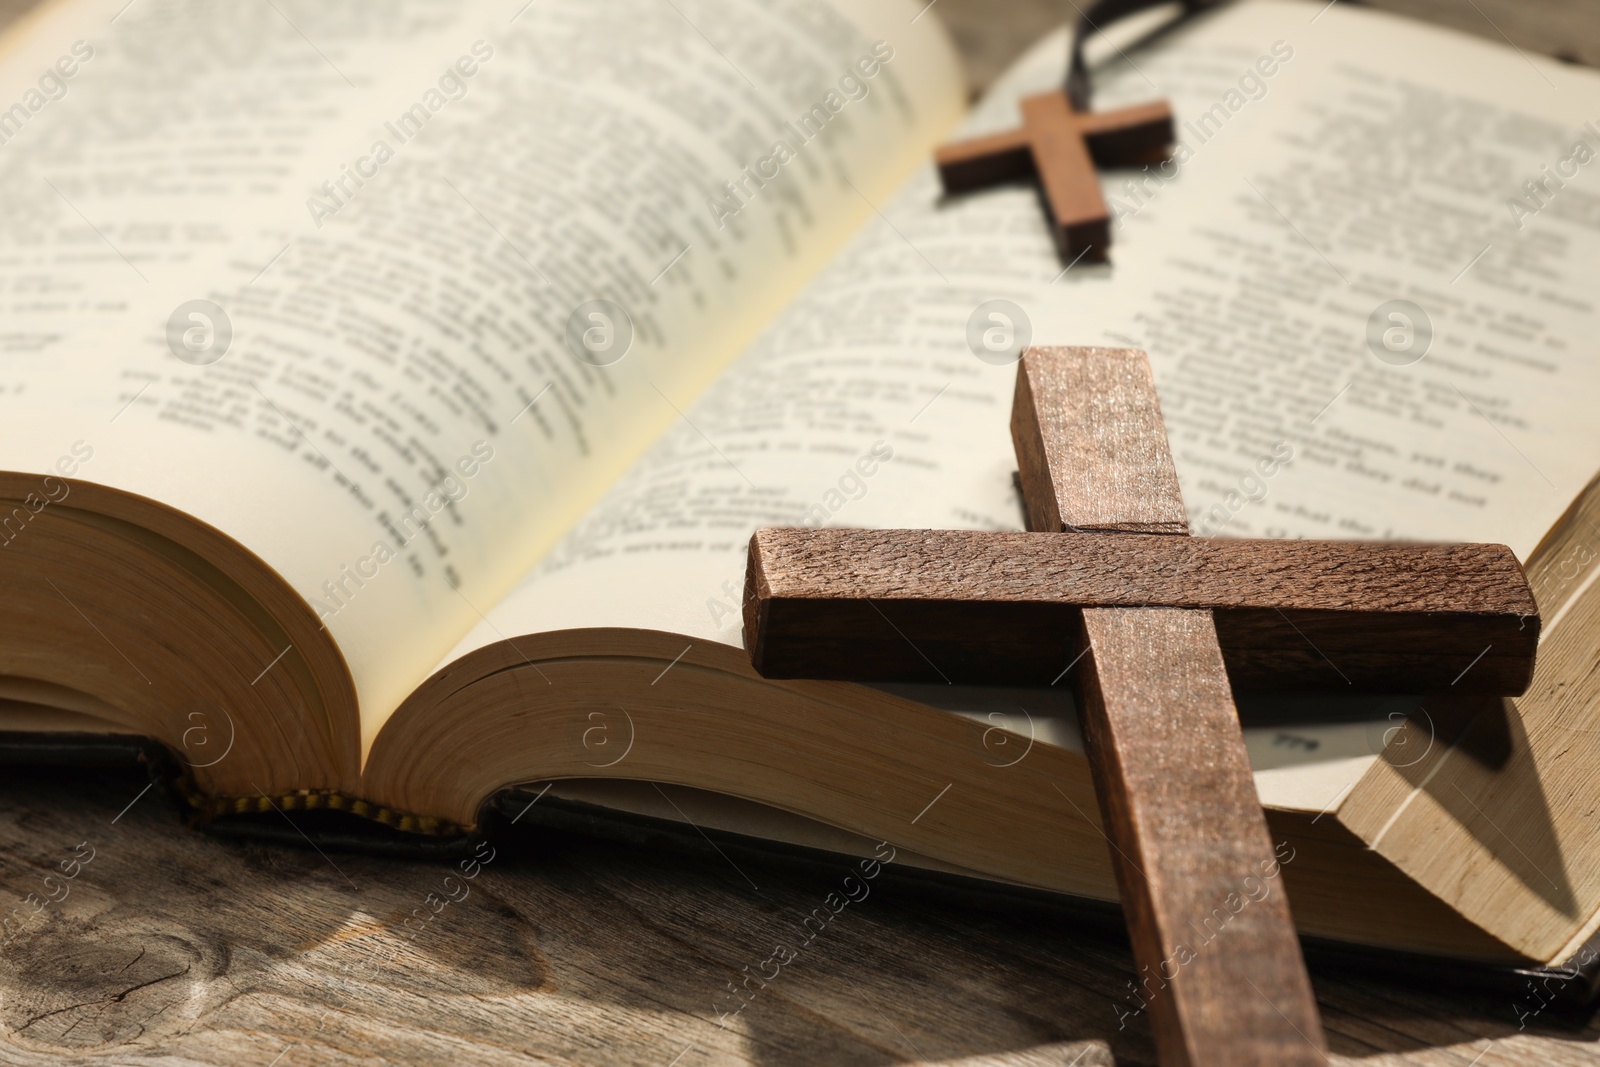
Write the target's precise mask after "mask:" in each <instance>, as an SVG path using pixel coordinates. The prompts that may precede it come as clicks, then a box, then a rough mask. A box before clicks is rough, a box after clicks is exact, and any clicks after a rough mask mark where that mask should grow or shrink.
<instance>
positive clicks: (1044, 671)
mask: <svg viewBox="0 0 1600 1067" xmlns="http://www.w3.org/2000/svg"><path fill="white" fill-rule="evenodd" d="M1011 429H1012V437H1013V441H1014V443H1015V446H1016V453H1017V462H1018V465H1019V466H1020V468H1021V476H1022V485H1023V490H1024V504H1025V507H1026V511H1027V518H1028V526H1029V529H1030V531H1036V532H1029V533H1017V534H1008V533H986V532H977V531H930V530H898V531H897V530H843V529H826V530H814V529H811V530H762V531H759V532H758V533H757V534H756V535H755V536H754V537H753V538H752V539H751V542H750V564H749V571H748V575H747V583H746V590H745V640H746V643H747V645H748V647H749V650H750V656H751V660H752V662H753V664H754V665H755V667H756V669H757V670H758V671H760V672H761V673H762V674H764V675H767V676H769V677H780V678H796V677H809V678H836V679H837V678H845V679H852V680H859V681H928V680H934V681H937V680H940V679H941V678H942V679H944V680H949V681H956V682H1004V683H1006V684H1009V685H1017V684H1028V683H1030V682H1031V683H1034V684H1039V685H1047V684H1050V682H1051V678H1052V676H1057V677H1058V676H1059V674H1060V673H1061V672H1062V668H1063V667H1064V666H1065V665H1067V664H1068V663H1070V662H1072V661H1073V660H1074V659H1075V658H1076V657H1077V656H1079V655H1080V654H1082V657H1083V658H1082V663H1081V664H1080V665H1079V667H1078V668H1077V670H1076V673H1075V682H1076V686H1077V691H1078V708H1079V714H1080V717H1081V720H1082V726H1083V735H1084V743H1085V748H1086V750H1087V755H1088V758H1089V762H1090V766H1091V768H1092V770H1093V775H1094V782H1095V790H1096V793H1097V795H1098V797H1099V801H1100V810H1101V813H1102V818H1103V820H1104V822H1105V827H1106V831H1107V834H1108V839H1109V841H1110V842H1111V844H1112V846H1113V847H1112V864H1113V867H1114V869H1115V872H1116V878H1117V885H1118V888H1119V891H1120V893H1121V897H1122V901H1123V907H1124V911H1125V913H1126V916H1127V922H1128V929H1129V932H1130V934H1131V937H1132V941H1133V947H1134V955H1135V959H1136V961H1137V963H1138V964H1139V965H1140V966H1141V968H1142V969H1143V973H1146V974H1152V975H1154V974H1160V975H1162V977H1163V978H1167V976H1168V974H1169V973H1170V972H1171V971H1172V970H1173V969H1174V968H1175V970H1176V973H1175V974H1173V975H1172V977H1171V978H1170V986H1169V987H1168V988H1166V989H1163V990H1160V991H1159V992H1157V993H1156V995H1155V996H1154V998H1153V999H1152V1000H1151V1002H1150V1008H1151V1019H1152V1024H1153V1026H1154V1030H1155V1037H1156V1044H1157V1048H1158V1050H1159V1051H1160V1054H1161V1058H1162V1062H1163V1063H1167V1064H1193V1065H1200V1064H1217V1065H1224V1064H1225V1065H1228V1067H1238V1065H1243V1064H1323V1063H1325V1062H1326V1057H1325V1055H1324V1053H1323V1051H1322V1050H1323V1047H1324V1040H1323V1035H1322V1026H1321V1022H1320V1019H1319V1017H1318V1013H1317V1008H1316V1001H1315V999H1314V998H1313V996H1312V992H1311V987H1310V982H1309V980H1308V978H1307V976H1306V972H1305V965H1304V963H1303V961H1302V958H1301V955H1300V949H1299V943H1298V941H1297V940H1296V937H1295V931H1294V927H1293V924H1292V921H1291V919H1290V914H1289V908H1288V903H1287V901H1286V899H1285V898H1284V895H1283V894H1282V893H1281V892H1279V893H1275V894H1270V895H1269V896H1267V897H1266V898H1264V899H1262V900H1260V901H1259V902H1252V904H1251V905H1250V906H1249V907H1247V908H1245V909H1243V911H1241V912H1240V913H1239V914H1238V915H1236V916H1235V917H1234V918H1233V919H1232V920H1231V921H1230V923H1229V925H1228V927H1227V933H1226V936H1223V937H1218V938H1216V939H1215V940H1213V941H1211V942H1210V943H1209V944H1206V945H1204V946H1203V947H1200V948H1198V949H1194V950H1192V953H1191V955H1192V958H1190V959H1185V958H1184V957H1183V955H1182V954H1181V953H1179V952H1177V951H1176V946H1177V945H1178V944H1179V943H1186V942H1191V941H1193V939H1194V938H1193V934H1192V933H1191V932H1190V931H1191V929H1193V928H1198V924H1200V923H1201V922H1202V921H1203V920H1204V918H1205V917H1207V916H1210V915H1211V914H1213V912H1214V911H1215V909H1216V908H1217V907H1218V906H1219V902H1221V901H1225V900H1227V899H1228V898H1229V896H1230V894H1239V893H1240V885H1241V883H1242V882H1243V880H1244V879H1245V878H1246V877H1248V876H1249V875H1250V874H1252V873H1257V874H1258V875H1259V873H1260V872H1261V871H1263V870H1268V869H1271V870H1276V867H1275V866H1271V865H1272V864H1273V862H1274V861H1273V849H1272V842H1271V840H1270V838H1269V836H1268V830H1267V825H1266V821H1265V819H1264V817H1263V814H1262V810H1261V806H1260V802H1259V800H1258V799H1257V796H1256V791H1255V783H1254V780H1253V778H1252V775H1251V771H1250V764H1249V761H1248V759H1247V757H1246V753H1245V748H1244V740H1243V735H1242V733H1241V731H1240V727H1239V722H1238V716H1237V713H1236V711H1235V708H1234V704H1233V696H1232V688H1231V686H1230V677H1231V678H1232V680H1233V683H1234V684H1236V685H1246V686H1259V685H1260V684H1261V683H1266V687H1290V688H1293V687H1300V686H1305V685H1313V686H1315V685H1323V684H1327V683H1330V682H1331V683H1332V684H1333V685H1334V686H1336V687H1338V688H1340V689H1346V688H1361V689H1376V690H1391V691H1424V692H1426V691H1437V690H1444V689H1448V688H1450V687H1451V686H1452V685H1453V684H1455V683H1458V682H1462V681H1463V680H1467V682H1466V684H1465V685H1462V686H1460V688H1469V687H1470V688H1472V689H1473V690H1474V691H1476V692H1493V693H1503V694H1516V693H1520V692H1522V690H1523V689H1525V688H1526V686H1527V684H1528V682H1529V680H1530V678H1531V676H1532V670H1533V658H1534V650H1535V646H1536V644H1537V642H1538V633H1539V619H1538V615H1537V608H1536V606H1535V604H1534V601H1533V595H1532V593H1531V591H1530V590H1529V587H1528V583H1527V579H1526V577H1525V576H1524V574H1523V572H1522V568H1521V566H1520V565H1519V564H1518V562H1517V560H1516V557H1515V556H1514V555H1512V553H1511V551H1510V550H1509V549H1507V548H1505V547H1504V546H1500V545H1471V544H1468V545H1429V544H1390V543H1380V542H1328V541H1249V540H1208V539H1200V538H1189V537H1187V536H1184V535H1185V534H1187V533H1188V525H1187V522H1186V519H1185V512H1184V507H1183V500H1182V497H1181V495H1180V493H1179V490H1178V480H1177V475H1176V472H1175V470H1174V468H1173V464H1172V458H1171V455H1170V453H1169V451H1168V448H1167V441H1166V433H1165V430H1164V427H1163V423H1162V418H1161V409H1160V405H1159V403H1158V402H1157V399H1156V393H1155V386H1154V382H1153V380H1152V378H1151V375H1150V370H1149V365H1148V363H1147V362H1146V360H1145V358H1144V354H1143V353H1142V352H1139V351H1138V350H1136V349H1106V348H1053V349H1031V350H1029V351H1028V352H1027V353H1026V354H1025V356H1024V358H1023V361H1022V364H1021V366H1020V368H1019V373H1018V377H1017V392H1016V400H1015V405H1014V407H1013V411H1012V420H1011ZM1085 653H1086V654H1085ZM1191 923H1192V924H1196V926H1195V927H1191V926H1190V924H1191ZM1175 959H1176V960H1177V961H1178V962H1177V963H1176V964H1174V963H1173V961H1174V960H1175ZM1163 964H1165V966H1163Z"/></svg>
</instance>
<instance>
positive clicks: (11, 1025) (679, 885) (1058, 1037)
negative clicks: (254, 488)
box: [0, 0, 1600, 1067]
mask: <svg viewBox="0 0 1600 1067" xmlns="http://www.w3.org/2000/svg"><path fill="white" fill-rule="evenodd" d="M28 4H29V0H0V25H3V24H4V22H5V21H7V19H8V16H10V15H12V14H14V13H15V12H16V11H19V10H22V9H25V8H26V7H27V6H28ZM1381 6H1385V7H1391V8H1397V9H1401V10H1406V11H1409V12H1411V13H1414V14H1418V15H1421V16H1423V17H1428V18H1434V19H1437V20H1438V21H1441V22H1447V23H1450V24H1453V25H1456V26H1458V27H1460V28H1462V29H1466V30H1468V31H1469V32H1475V33H1479V34H1481V35H1483V36H1485V37H1489V38H1491V39H1496V40H1501V39H1505V37H1508V38H1509V39H1511V40H1513V41H1515V42H1516V43H1517V44H1518V45H1519V46H1521V47H1523V48H1526V49H1528V50H1531V51H1543V52H1551V53H1557V54H1565V55H1568V56H1571V57H1574V58H1580V59H1583V60H1584V61H1587V62H1590V63H1594V62H1596V61H1597V60H1600V4H1593V3H1588V2H1581V3H1580V2H1572V3H1560V2H1557V0H1384V3H1383V4H1382V5H1381ZM997 9H998V10H997ZM938 10H939V12H940V14H941V15H942V16H943V17H945V19H946V20H947V21H948V22H949V24H950V25H951V26H952V27H953V28H954V30H955V32H956V35H957V38H958V41H959V42H960V44H961V47H962V50H963V53H964V55H965V56H966V57H967V60H968V63H969V66H970V68H971V70H972V72H973V77H974V80H975V81H976V82H978V83H979V84H982V83H984V82H986V81H988V80H989V79H990V78H991V77H992V76H993V75H994V73H995V72H996V71H998V70H999V69H1000V68H1001V67H1002V66H1003V65H1004V64H1005V62H1007V61H1008V59H1009V58H1010V57H1011V56H1013V55H1014V54H1015V53H1016V52H1017V51H1018V50H1019V48H1020V47H1021V46H1022V45H1024V44H1026V42H1027V41H1029V40H1031V39H1033V38H1034V37H1035V36H1036V35H1037V34H1038V33H1040V32H1042V31H1043V30H1044V29H1046V28H1048V27H1049V26H1052V25H1054V24H1056V23H1057V22H1059V21H1061V20H1063V19H1064V18H1065V14H1066V12H1067V11H1068V10H1069V9H1068V6H1067V5H1065V4H1058V3H1056V2H1055V0H1009V2H1007V3H1005V4H998V3H995V2H992V0H942V2H941V3H940V4H939V8H938ZM1502 34H1504V35H1505V37H1502ZM145 785H146V782H145V781H144V779H142V778H141V777H139V776H138V775H137V774H131V773H110V772H92V773H88V772H86V773H72V774H67V775H63V774H59V773H48V772H43V771H34V772H18V771H14V770H12V769H0V913H4V912H8V911H9V910H10V908H12V907H13V906H20V905H21V903H22V901H23V900H24V898H25V897H26V896H27V895H28V894H30V893H33V894H39V893H40V892H41V889H42V886H43V879H44V877H45V876H46V875H47V874H49V873H50V872H51V871H52V870H53V869H54V868H55V866H56V864H57V863H58V862H59V861H60V860H61V859H63V858H65V857H67V856H68V855H69V854H70V852H71V850H72V849H73V848H74V847H75V846H77V845H79V843H80V842H87V844H88V846H89V847H90V848H92V849H93V850H94V859H93V861H92V862H91V863H90V864H89V865H88V866H87V867H85V868H84V869H83V871H82V873H81V874H80V875H79V876H78V877H77V878H76V879H75V880H73V881H72V882H71V883H70V885H69V892H68V895H67V896H66V898H65V899H63V900H61V901H60V902H59V903H55V904H51V905H50V906H48V907H47V908H46V909H45V910H44V912H42V913H41V914H40V915H39V916H38V917H37V918H36V919H35V921H34V924H33V925H32V926H31V927H30V928H29V929H28V930H27V931H26V932H25V933H23V934H22V935H21V936H19V937H17V938H16V939H15V940H14V941H13V942H12V943H11V944H9V945H8V946H6V947H5V948H4V949H3V950H0V1064H6V1065H10V1064H18V1065H57V1064H63V1063H108V1064H109V1063H115V1064H149V1065H154V1064H163V1065H177V1064H197V1063H222V1064H229V1065H234V1064H237V1065H260V1067H300V1065H306V1064H312V1063H318V1064H322V1063H332V1064H377V1063H394V1064H411V1063H437V1062H448V1063H485V1064H494V1065H499V1064H544V1063H556V1064H616V1065H641V1067H646V1065H648V1067H701V1065H704V1064H713V1063H716V1064H725V1063H726V1064H789V1063H818V1064H834V1065H849V1064H861V1065H879V1064H898V1063H918V1062H937V1063H959V1064H962V1065H964V1067H967V1065H978V1064H997V1065H998V1064H1005V1065H1014V1067H1022V1065H1032V1064H1039V1065H1044V1064H1054V1065H1060V1067H1096V1065H1102V1064H1110V1063H1116V1064H1146V1063H1151V1062H1153V1049H1152V1046H1151V1043H1150V1035H1149V1031H1148V1027H1147V1025H1146V1024H1145V1023H1144V1022H1143V1020H1142V1019H1139V1018H1133V1019H1130V1020H1128V1021H1127V1022H1126V1024H1125V1025H1124V1026H1122V1027H1121V1028H1119V1014H1120V1013H1119V1010H1118V1007H1117V1005H1119V1004H1122V1003H1125V1002H1126V1001H1125V996H1126V994H1127V992H1128V986H1127V983H1128V982H1129V981H1131V979H1132V978H1133V971H1132V960H1131V957H1130V956H1129V954H1128V951H1127V948H1126V944H1125V942H1123V941H1122V939H1121V938H1120V937H1119V936H1118V935H1116V934H1115V933H1114V932H1107V931H1106V930H1095V929H1085V928H1084V927H1083V926H1081V925H1077V924H1068V923H1065V922H1051V921H1049V920H1048V919H1041V917H1040V916H1039V915H1038V914H1037V913H1029V914H1020V913H1014V912H1009V911H1008V910H1006V909H1000V908H997V907H993V906H990V907H977V906H974V905H972V904H970V903H961V902H957V901H954V900H951V899H946V898H936V897H932V896H930V895H928V894H926V893H921V892H916V891H913V890H912V889H910V888H909V887H907V886H904V885H898V884H892V883H889V882H883V883H880V884H879V886H878V887H877V888H876V889H875V890H874V891H873V893H872V895H871V896H869V897H868V898H867V899H866V900H863V901H862V902H860V903H859V904H852V905H850V906H849V907H848V908H847V909H846V910H845V911H844V912H842V913H841V914H840V915H839V917H838V918H837V919H835V920H834V921H833V922H832V923H830V924H829V926H828V927H827V929H826V931H825V933H824V934H822V935H819V936H818V937H817V938H816V939H815V941H813V942H812V943H811V945H809V946H808V947H807V948H806V949H805V950H804V952H803V953H802V954H801V955H800V956H799V957H798V958H796V959H795V960H794V961H792V962H791V963H790V964H789V965H787V966H785V967H784V968H783V970H782V972H781V974H780V976H779V978H777V979H775V980H774V981H772V982H771V983H770V984H768V985H767V986H766V988H764V989H762V990H761V991H760V993H759V994H758V995H757V996H756V998H755V999H754V1000H753V1001H752V1002H751V1003H750V1005H749V1006H748V1007H747V1008H746V1009H745V1010H744V1012H742V1013H741V1014H740V1015H738V1016H737V1017H735V1018H730V1019H728V1020H726V1023H727V1024H726V1026H719V1024H718V1017H717V1014H716V1011H717V1008H718V1007H719V1006H721V1007H723V1008H725V1007H726V1006H727V1005H728V1003H729V999H728V998H727V997H723V998H721V999H720V1000H719V999H718V995H719V994H720V993H723V992H724V991H725V988H726V987H727V985H728V983H731V982H736V981H738V980H740V979H741V978H742V977H743V976H744V974H745V973H746V972H745V970H744V968H746V967H748V968H750V969H751V971H755V970H757V969H758V968H759V966H760V964H761V961H763V960H764V959H766V958H767V956H768V954H769V952H770V951H771V948H772V944H773V942H774V941H775V940H777V939H778V938H780V937H782V936H783V934H784V932H786V931H788V930H790V929H791V928H793V927H795V926H797V925H798V923H799V921H800V920H801V918H803V917H804V916H805V915H806V914H807V913H809V912H810V911H811V909H812V908H815V907H817V906H818V905H819V904H820V903H821V901H822V900H823V898H824V897H825V896H826V895H827V894H828V893H829V892H831V891H833V889H834V888H835V885H836V883H837V882H838V880H839V878H841V877H842V876H843V873H844V872H843V871H842V870H841V871H838V872H831V871H828V870H826V869H824V868H818V867H814V866H809V865H800V864H795V863H790V862H785V861H780V860H776V859H771V858H765V859H763V858H757V857H751V856H748V855H744V854H738V858H737V859H735V858H734V857H733V856H730V855H724V854H722V853H719V852H717V851H714V850H713V849H711V848H709V847H708V848H706V849H704V850H703V851H692V850H688V851H685V850H680V851H671V852H668V851H655V850H651V849H645V848H640V847H638V846H629V845H623V844H617V843H612V842H606V841H600V840H594V839H588V838H578V837H570V836H565V835H559V834H554V833H550V832H546V831H526V832H520V831H519V833H518V834H517V836H516V837H514V838H513V839H512V840H511V841H509V842H507V843H506V844H505V845H504V846H503V847H502V848H501V850H500V852H499V854H498V855H497V856H496V858H495V860H494V862H493V863H491V864H490V865H489V866H487V867H486V868H485V869H484V870H483V872H482V874H481V875H480V876H479V877H478V878H477V879H476V880H475V881H474V882H473V883H472V885H471V895H470V896H469V897H468V898H467V899H465V900H464V901H462V902H460V903H458V904H451V905H449V906H447V907H446V908H445V909H444V910H443V911H442V912H441V913H440V914H439V916H438V918H437V919H435V920H434V921H433V922H432V923H430V924H429V925H428V926H427V928H426V929H425V930H424V931H423V933H422V934H421V935H420V936H419V937H417V938H416V940H414V941H408V940H406V938H405V935H404V932H403V930H402V928H401V926H400V923H401V921H402V919H403V918H404V917H405V916H407V915H409V914H410V913H411V911H412V909H413V908H418V907H423V906H424V901H425V900H426V898H427V897H428V894H430V893H434V892H436V891H438V890H439V889H440V883H441V881H442V879H443V877H444V875H445V873H446V872H445V869H444V868H442V867H441V866H439V865H437V864H435V863H430V862H424V861H396V860H387V859H378V858H373V857H370V856H358V855H349V854H343V853H330V854H322V853H319V852H317V851H314V850H312V849H309V848H293V847H283V846H263V845H259V844H251V843H243V842H238V841H232V840H224V839H218V838H215V837H212V836H209V835H206V834H203V833H199V832H196V831H192V830H188V829H185V828H184V827H183V826H182V824H181V822H180V820H179V818H178V815H177V813H176V812H175V811H174V809H173V808H172V807H171V806H170V805H169V803H168V802H167V801H166V800H165V799H163V797H162V796H161V794H160V793H159V792H155V791H151V792H144V791H143V790H144V787H145ZM130 802H131V806H129V805H130ZM1314 978H1315V985H1316V993H1317V998H1318V1001H1319V1002H1320V1004H1321V1008H1322V1012H1323V1019H1324V1022H1325V1024H1326V1027H1327V1031H1328V1038H1329V1044H1330V1046H1331V1049H1332V1060H1333V1061H1334V1062H1337V1063H1360V1064H1364V1065H1371V1067H1378V1065H1387V1064H1416V1065H1430V1067H1431V1065H1438V1067H1444V1065H1447V1064H1453V1065H1458V1067H1472V1065H1475V1064H1476V1065H1481V1067H1494V1065H1503V1064H1550V1065H1558V1067H1559V1065H1568V1064H1600V1046H1597V1045H1596V1043H1595V1042H1596V1038H1597V1037H1600V1027H1597V1026H1596V1025H1595V1023H1594V1022H1593V1021H1591V1022H1589V1023H1588V1024H1587V1025H1578V1024H1570V1023H1568V1024H1563V1023H1562V1022H1561V1021H1560V1020H1557V1019H1554V1018H1550V1017H1547V1016H1540V1017H1536V1018H1534V1019H1532V1020H1529V1021H1528V1023H1527V1026H1526V1028H1522V1027H1521V1026H1519V1023H1518V1021H1517V1015H1516V1011H1515V1008H1514V1006H1513V1004H1512V1002H1511V1001H1510V1000H1509V999H1508V998H1504V997H1502V998H1498V999H1496V998H1485V997H1481V996H1476V997H1465V996H1462V995H1460V994H1456V993H1443V992H1439V991H1436V990H1429V989H1425V988H1418V987H1416V986H1415V985H1411V986H1407V985H1398V984H1386V983H1381V982H1376V981H1372V980H1354V979H1350V978H1341V977H1332V976H1328V975H1322V974H1318V975H1314Z"/></svg>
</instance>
